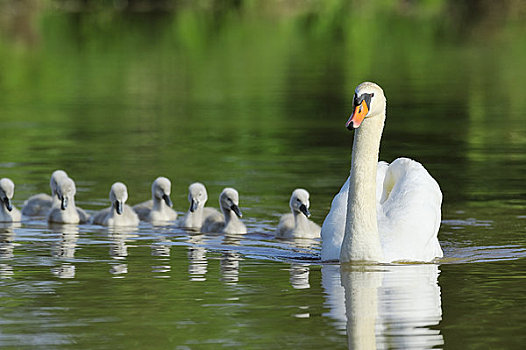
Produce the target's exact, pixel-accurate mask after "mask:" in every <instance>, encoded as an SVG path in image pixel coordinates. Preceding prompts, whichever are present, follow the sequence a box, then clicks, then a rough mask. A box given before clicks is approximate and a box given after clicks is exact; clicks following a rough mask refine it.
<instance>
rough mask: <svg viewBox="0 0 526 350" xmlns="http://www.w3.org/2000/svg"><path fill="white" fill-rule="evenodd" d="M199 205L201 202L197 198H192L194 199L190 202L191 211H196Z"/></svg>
mask: <svg viewBox="0 0 526 350" xmlns="http://www.w3.org/2000/svg"><path fill="white" fill-rule="evenodd" d="M198 206H199V202H198V201H197V200H196V199H192V201H191V202H190V213H193V212H194V211H196V210H197V207H198Z"/></svg>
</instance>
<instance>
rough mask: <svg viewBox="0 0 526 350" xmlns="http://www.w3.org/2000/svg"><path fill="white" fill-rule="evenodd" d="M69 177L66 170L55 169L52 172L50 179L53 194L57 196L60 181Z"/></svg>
mask: <svg viewBox="0 0 526 350" xmlns="http://www.w3.org/2000/svg"><path fill="white" fill-rule="evenodd" d="M67 177H68V174H66V172H65V171H64V170H55V171H54V172H53V174H51V179H50V180H49V187H51V196H52V197H53V196H57V197H58V194H57V189H58V187H59V185H60V182H61V181H62V180H64V179H66V178H67Z"/></svg>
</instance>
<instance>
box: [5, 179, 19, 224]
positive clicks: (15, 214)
mask: <svg viewBox="0 0 526 350" xmlns="http://www.w3.org/2000/svg"><path fill="white" fill-rule="evenodd" d="M14 194H15V184H14V183H13V181H11V179H8V178H6V177H4V178H3V179H0V202H1V203H0V222H16V221H20V220H21V218H22V214H20V211H19V210H18V209H17V208H15V207H14V206H13V203H11V200H12V199H13V195H14Z"/></svg>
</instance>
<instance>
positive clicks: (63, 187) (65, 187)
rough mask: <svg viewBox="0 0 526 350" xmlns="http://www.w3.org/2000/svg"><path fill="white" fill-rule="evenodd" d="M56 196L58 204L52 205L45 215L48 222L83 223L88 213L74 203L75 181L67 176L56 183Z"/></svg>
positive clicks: (86, 219)
mask: <svg viewBox="0 0 526 350" xmlns="http://www.w3.org/2000/svg"><path fill="white" fill-rule="evenodd" d="M56 193H57V196H58V198H59V200H60V204H59V205H54V206H53V207H52V208H51V210H50V211H49V213H48V215H47V220H48V222H54V223H60V224H79V223H85V222H87V221H88V219H89V215H88V214H87V213H86V212H85V211H84V210H82V209H80V208H77V206H76V205H75V194H76V193H77V189H76V186H75V182H74V181H73V180H72V179H71V178H69V177H67V178H65V179H62V180H61V181H60V182H59V183H58V184H57V190H56Z"/></svg>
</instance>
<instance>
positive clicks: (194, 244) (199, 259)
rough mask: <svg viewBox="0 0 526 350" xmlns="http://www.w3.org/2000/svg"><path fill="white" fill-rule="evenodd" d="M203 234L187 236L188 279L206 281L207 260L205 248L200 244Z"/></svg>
mask: <svg viewBox="0 0 526 350" xmlns="http://www.w3.org/2000/svg"><path fill="white" fill-rule="evenodd" d="M203 239H204V235H201V234H199V235H192V236H189V238H188V243H190V246H189V247H188V260H189V264H188V274H189V275H190V281H206V272H207V269H208V261H207V260H206V249H205V248H204V247H203V246H201V243H202V242H203Z"/></svg>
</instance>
